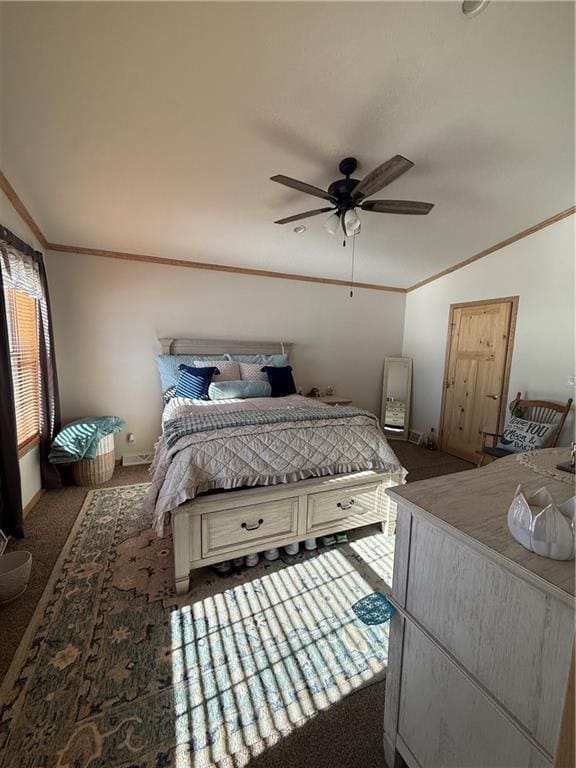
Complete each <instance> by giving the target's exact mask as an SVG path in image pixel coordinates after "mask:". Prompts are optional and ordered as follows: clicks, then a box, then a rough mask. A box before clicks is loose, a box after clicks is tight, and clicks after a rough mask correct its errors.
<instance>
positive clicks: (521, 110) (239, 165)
mask: <svg viewBox="0 0 576 768" xmlns="http://www.w3.org/2000/svg"><path fill="white" fill-rule="evenodd" d="M0 19H1V23H2V41H1V42H2V46H1V50H2V62H1V63H2V126H1V127H2V134H1V143H0V167H1V168H2V170H3V171H4V172H5V174H6V176H7V177H8V179H9V180H10V181H11V182H12V184H13V186H14V187H15V189H16V190H17V192H18V193H19V194H20V196H21V197H22V199H23V200H24V201H25V203H26V204H27V205H28V207H29V208H30V210H31V212H32V213H33V215H34V217H35V218H36V219H37V221H38V223H39V224H40V226H41V228H42V229H43V230H44V232H45V234H46V235H47V237H48V239H49V240H50V241H52V242H58V243H66V244H74V245H79V246H86V247H95V248H104V249H112V250H123V251H132V252H136V253H143V254H150V255H157V256H162V257H167V258H180V259H191V260H196V261H207V262H217V263H221V264H230V265H234V266H245V267H255V268H260V269H270V270H277V271H285V272H298V273H303V274H309V275H319V276H326V277H333V278H347V277H348V276H349V264H350V249H346V250H343V249H342V244H341V240H340V239H339V238H332V237H331V236H330V235H328V234H327V233H326V231H325V230H324V228H323V226H322V221H323V218H325V217H324V216H320V217H318V218H316V219H310V220H308V221H306V222H304V224H305V225H306V227H307V231H306V232H305V233H304V234H301V235H297V234H294V232H293V231H292V227H293V226H294V225H286V226H285V227H280V226H278V225H274V224H273V223H272V222H273V221H274V219H276V218H279V217H281V216H287V215H290V214H292V213H297V212H299V211H306V210H309V209H312V208H317V207H321V203H320V201H318V200H317V199H316V198H313V197H308V196H307V195H304V194H301V193H298V192H294V191H291V190H288V189H285V188H282V187H280V186H279V185H276V184H274V183H272V182H271V181H269V180H268V179H269V177H270V176H271V175H273V174H275V173H283V174H286V175H289V176H293V177H296V178H299V179H303V180H305V181H308V182H309V183H311V184H315V185H318V186H322V187H326V186H327V185H328V184H329V183H330V182H331V181H333V180H334V179H335V178H337V176H338V172H337V166H338V162H339V160H340V159H341V158H342V157H344V156H346V155H355V156H356V157H358V159H359V161H360V168H359V172H358V173H357V174H356V175H364V174H365V173H367V172H368V171H370V170H371V169H372V168H373V167H374V166H376V165H377V164H379V163H380V162H382V161H384V160H386V159H387V158H389V157H390V156H391V155H394V154H396V153H399V154H402V155H405V156H406V157H408V158H410V159H411V160H412V161H414V163H415V167H414V168H413V169H412V170H411V171H409V172H408V173H406V174H405V175H404V176H403V177H402V178H401V179H399V180H397V181H396V182H394V183H393V184H391V185H390V186H389V187H388V188H387V189H386V190H385V192H383V193H379V194H378V195H376V197H378V198H386V197H388V198H399V199H415V200H424V201H430V202H433V203H435V204H436V207H435V208H434V210H433V211H432V213H431V214H430V215H429V216H423V217H409V216H392V215H384V214H374V213H362V214H361V217H362V233H361V235H360V236H359V237H358V239H357V243H356V278H357V279H358V280H359V281H365V282H378V283H383V284H387V285H393V286H408V285H411V284H413V283H415V282H417V281H419V280H421V279H423V278H425V277H427V276H429V275H431V274H433V273H435V272H437V271H439V270H441V269H444V268H446V267H448V266H450V265H452V264H454V263H456V262H458V261H461V260H462V259H465V258H467V257H468V256H470V255H472V254H474V253H475V252H477V251H480V250H482V249H483V248H485V247H487V246H489V245H492V244H493V243H495V242H497V241H499V240H502V239H503V238H505V237H508V236H509V235H512V234H514V233H515V232H518V231H520V230H522V229H524V228H526V227H528V226H530V225H532V224H535V223H536V222H538V221H540V220H542V219H544V218H547V217H548V216H551V215H552V214H554V213H556V212H558V211H560V210H562V209H564V208H567V207H568V206H569V205H571V204H572V203H573V198H574V5H573V4H572V3H569V2H560V3H555V2H543V3H539V2H510V3H508V2H492V3H491V4H490V5H489V6H488V8H487V10H486V11H485V12H483V13H482V14H480V15H479V16H477V17H476V18H474V19H466V18H464V16H463V15H462V14H461V12H460V4H459V3H456V2H449V3H441V2H424V3H420V2H410V3H393V2H386V3H378V2H375V3H361V2H354V3H238V2H235V3H178V4H176V3H175V4H172V3H158V4H155V3H74V2H72V3H50V2H45V3H37V4H34V3H26V2H20V3H4V4H3V6H2V9H1V16H0ZM319 203H320V204H319Z"/></svg>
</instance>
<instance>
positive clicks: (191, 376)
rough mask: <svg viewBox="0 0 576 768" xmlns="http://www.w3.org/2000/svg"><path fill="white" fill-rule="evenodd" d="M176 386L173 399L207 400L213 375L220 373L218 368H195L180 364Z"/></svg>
mask: <svg viewBox="0 0 576 768" xmlns="http://www.w3.org/2000/svg"><path fill="white" fill-rule="evenodd" d="M178 370H179V371H180V373H179V375H178V384H177V385H176V391H175V392H174V397H190V398H192V399H193V400H209V399H210V398H209V397H208V387H209V386H210V382H211V381H212V376H214V374H215V373H220V371H219V370H218V368H214V367H212V366H210V367H209V368H196V367H192V366H190V365H185V364H184V363H181V364H180V365H179V366H178Z"/></svg>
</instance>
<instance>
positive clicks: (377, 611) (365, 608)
mask: <svg viewBox="0 0 576 768" xmlns="http://www.w3.org/2000/svg"><path fill="white" fill-rule="evenodd" d="M352 610H353V611H354V613H355V614H356V616H357V617H358V618H359V619H360V621H363V622H364V624H369V625H372V624H384V623H385V622H387V621H390V619H391V618H392V616H394V614H395V613H396V608H394V606H393V605H392V603H391V602H390V601H389V600H388V598H387V597H386V595H383V594H382V592H372V594H371V595H366V597H363V598H362V599H361V600H358V602H357V603H354V605H353V606H352Z"/></svg>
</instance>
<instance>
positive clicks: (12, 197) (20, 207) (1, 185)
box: [0, 170, 48, 248]
mask: <svg viewBox="0 0 576 768" xmlns="http://www.w3.org/2000/svg"><path fill="white" fill-rule="evenodd" d="M0 189H2V191H3V192H4V194H5V195H6V197H7V198H8V200H9V201H10V202H11V204H12V207H13V208H14V210H15V211H16V213H18V214H19V215H20V217H21V218H22V220H23V221H25V222H26V224H28V226H29V227H30V229H31V230H32V233H33V234H34V237H35V238H36V240H38V242H39V243H40V245H41V246H42V248H47V247H48V240H47V238H46V237H45V236H44V233H43V232H42V230H41V229H40V227H39V226H38V224H36V222H35V221H34V219H33V218H32V214H31V213H30V211H29V210H28V208H26V206H25V205H24V203H23V202H22V199H21V197H20V196H19V195H18V194H17V192H16V190H15V189H14V187H13V186H12V184H10V182H9V181H8V179H7V178H6V176H5V175H4V174H3V173H2V171H1V170H0Z"/></svg>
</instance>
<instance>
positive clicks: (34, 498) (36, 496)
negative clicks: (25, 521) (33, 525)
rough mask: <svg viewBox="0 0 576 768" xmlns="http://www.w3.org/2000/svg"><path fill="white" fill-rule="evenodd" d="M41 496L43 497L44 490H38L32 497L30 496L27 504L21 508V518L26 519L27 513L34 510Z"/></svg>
mask: <svg viewBox="0 0 576 768" xmlns="http://www.w3.org/2000/svg"><path fill="white" fill-rule="evenodd" d="M43 495H44V488H40V490H39V491H37V492H36V493H35V494H34V496H32V498H31V499H30V501H29V502H28V504H26V505H25V506H24V507H22V517H26V515H27V514H28V512H30V511H31V510H33V509H34V507H35V506H36V504H38V502H39V501H40V499H41V498H42V496H43Z"/></svg>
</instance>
